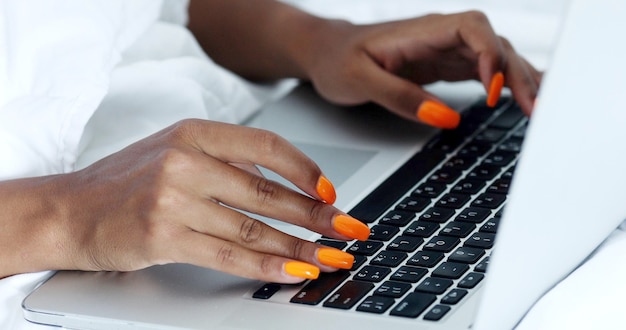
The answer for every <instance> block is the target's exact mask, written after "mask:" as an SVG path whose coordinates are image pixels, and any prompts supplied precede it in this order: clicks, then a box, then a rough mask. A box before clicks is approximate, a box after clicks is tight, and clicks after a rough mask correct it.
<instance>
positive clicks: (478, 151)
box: [457, 142, 490, 158]
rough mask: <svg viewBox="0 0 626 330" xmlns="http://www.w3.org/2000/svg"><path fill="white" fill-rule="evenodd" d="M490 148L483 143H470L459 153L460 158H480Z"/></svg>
mask: <svg viewBox="0 0 626 330" xmlns="http://www.w3.org/2000/svg"><path fill="white" fill-rule="evenodd" d="M489 149H490V147H489V146H488V145H485V144H481V143H475V142H472V143H468V144H467V145H465V146H464V147H463V148H461V150H459V152H458V153H457V155H458V156H460V157H475V158H478V157H480V156H482V155H484V154H485V153H486V152H487V151H489Z"/></svg>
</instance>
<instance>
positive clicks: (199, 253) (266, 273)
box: [172, 231, 320, 283]
mask: <svg viewBox="0 0 626 330" xmlns="http://www.w3.org/2000/svg"><path fill="white" fill-rule="evenodd" d="M172 254H174V256H173V259H174V260H175V261H176V262H181V263H189V264H193V265H197V266H202V267H205V268H211V269H215V270H218V271H221V272H225V273H229V274H233V275H237V276H242V277H246V278H251V279H258V280H261V281H266V282H277V283H299V282H302V280H303V279H315V278H317V277H318V276H319V273H320V269H319V268H318V267H317V266H315V265H312V264H309V263H306V262H303V261H298V260H293V259H289V258H285V257H280V256H275V255H270V254H265V253H261V252H256V251H252V250H250V249H247V248H245V247H242V246H240V245H237V244H235V243H233V242H228V241H225V240H222V239H219V238H215V237H211V236H207V235H204V234H201V233H197V232H193V231H189V232H187V233H186V234H184V235H183V237H182V239H181V240H180V242H179V243H178V244H177V246H176V249H174V250H173V251H172Z"/></svg>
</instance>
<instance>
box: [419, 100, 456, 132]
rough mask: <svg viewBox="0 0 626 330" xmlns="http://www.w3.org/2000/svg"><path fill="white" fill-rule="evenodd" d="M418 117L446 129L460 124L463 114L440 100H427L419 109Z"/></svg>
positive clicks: (429, 123)
mask: <svg viewBox="0 0 626 330" xmlns="http://www.w3.org/2000/svg"><path fill="white" fill-rule="evenodd" d="M417 118H418V119H419V120H421V121H422V122H424V123H426V124H428V125H431V126H434V127H438V128H445V129H452V128H456V127H457V126H459V123H460V122H461V115H459V113H458V112H456V111H454V110H452V109H450V108H448V107H447V106H446V105H444V104H441V103H439V102H435V101H431V100H426V101H424V102H422V104H421V105H420V107H419V108H418V109H417Z"/></svg>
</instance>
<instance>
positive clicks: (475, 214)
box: [454, 206, 491, 223]
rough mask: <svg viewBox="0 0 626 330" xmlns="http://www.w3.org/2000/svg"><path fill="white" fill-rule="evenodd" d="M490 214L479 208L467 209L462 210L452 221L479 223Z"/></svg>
mask: <svg viewBox="0 0 626 330" xmlns="http://www.w3.org/2000/svg"><path fill="white" fill-rule="evenodd" d="M490 214H491V210H489V209H483V208H480V207H471V206H470V207H468V208H465V209H463V211H461V213H459V215H457V216H456V218H454V221H464V222H471V223H481V222H483V221H484V220H485V219H487V217H488V216H489V215H490Z"/></svg>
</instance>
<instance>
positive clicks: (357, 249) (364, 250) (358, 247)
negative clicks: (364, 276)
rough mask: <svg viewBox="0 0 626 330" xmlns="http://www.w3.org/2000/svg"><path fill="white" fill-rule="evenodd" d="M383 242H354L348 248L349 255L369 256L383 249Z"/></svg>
mask: <svg viewBox="0 0 626 330" xmlns="http://www.w3.org/2000/svg"><path fill="white" fill-rule="evenodd" d="M383 245H384V244H383V242H378V241H365V242H363V241H356V242H354V243H353V244H352V246H350V247H349V248H348V251H347V252H349V253H351V254H360V255H365V256H371V255H374V253H376V251H378V250H380V248H382V247H383Z"/></svg>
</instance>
